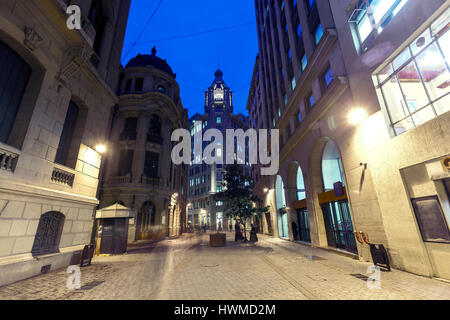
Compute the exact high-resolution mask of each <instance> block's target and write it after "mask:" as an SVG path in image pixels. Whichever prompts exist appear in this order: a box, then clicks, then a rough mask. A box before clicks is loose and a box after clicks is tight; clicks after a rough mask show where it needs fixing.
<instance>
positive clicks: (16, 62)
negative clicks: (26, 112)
mask: <svg viewBox="0 0 450 320" xmlns="http://www.w3.org/2000/svg"><path fill="white" fill-rule="evenodd" d="M31 71H32V70H31V67H30V66H29V65H28V64H27V63H26V62H25V61H24V60H23V59H22V58H21V57H19V56H18V55H17V54H16V53H15V52H14V51H12V50H11V49H10V48H9V47H8V46H7V45H5V44H4V43H3V42H1V41H0V142H3V143H8V140H9V136H10V134H11V131H12V129H13V126H14V123H15V121H16V117H17V113H18V111H19V107H20V103H21V101H22V97H23V94H24V92H25V88H26V86H27V84H28V80H29V79H30V75H31Z"/></svg>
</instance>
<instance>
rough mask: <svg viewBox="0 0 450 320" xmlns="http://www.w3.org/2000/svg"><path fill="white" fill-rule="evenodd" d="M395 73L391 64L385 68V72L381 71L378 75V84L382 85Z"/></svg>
mask: <svg viewBox="0 0 450 320" xmlns="http://www.w3.org/2000/svg"><path fill="white" fill-rule="evenodd" d="M392 73H394V69H393V68H392V64H391V63H389V64H388V65H387V66H386V67H384V69H383V70H381V71H380V73H379V74H378V83H379V84H381V83H383V82H384V80H386V79H387V78H389V76H390V75H391V74H392Z"/></svg>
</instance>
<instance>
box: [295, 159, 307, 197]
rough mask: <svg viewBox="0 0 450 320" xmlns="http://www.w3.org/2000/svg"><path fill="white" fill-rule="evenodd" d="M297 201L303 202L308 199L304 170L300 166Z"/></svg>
mask: <svg viewBox="0 0 450 320" xmlns="http://www.w3.org/2000/svg"><path fill="white" fill-rule="evenodd" d="M296 180H297V200H303V199H305V198H306V191H305V182H304V180H303V172H302V168H301V167H300V166H298V169H297V179H296Z"/></svg>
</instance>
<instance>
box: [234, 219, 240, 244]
mask: <svg viewBox="0 0 450 320" xmlns="http://www.w3.org/2000/svg"><path fill="white" fill-rule="evenodd" d="M234 231H235V236H234V241H235V242H238V241H240V240H242V232H241V226H240V224H239V222H238V221H236V224H235V225H234Z"/></svg>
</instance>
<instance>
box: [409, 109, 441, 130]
mask: <svg viewBox="0 0 450 320" xmlns="http://www.w3.org/2000/svg"><path fill="white" fill-rule="evenodd" d="M435 117H436V114H435V113H434V111H433V108H432V107H431V105H430V106H428V107H426V108H424V109H422V110H420V111H419V112H417V113H415V114H413V115H412V118H413V120H414V124H415V125H416V126H418V125H421V124H422V123H425V122H427V121H430V120H431V119H433V118H435Z"/></svg>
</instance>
